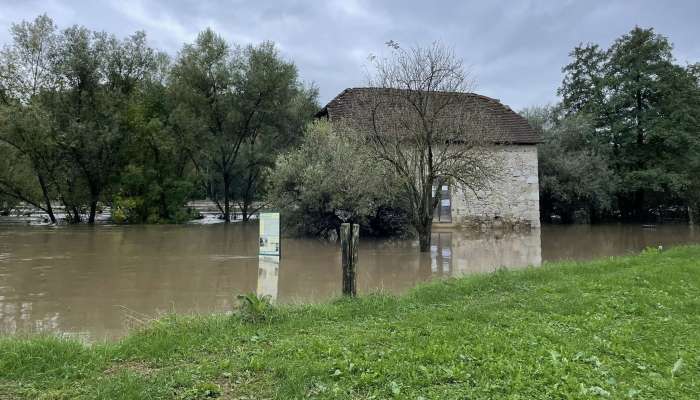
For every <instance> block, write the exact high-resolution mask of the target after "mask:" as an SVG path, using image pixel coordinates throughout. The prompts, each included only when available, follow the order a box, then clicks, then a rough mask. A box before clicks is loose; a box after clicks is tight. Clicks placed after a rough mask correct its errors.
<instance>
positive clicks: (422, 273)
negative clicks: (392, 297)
mask: <svg viewBox="0 0 700 400" xmlns="http://www.w3.org/2000/svg"><path fill="white" fill-rule="evenodd" d="M282 246H283V254H284V256H283V257H282V258H281V259H279V260H276V257H274V258H275V260H270V259H268V257H263V256H261V257H260V260H259V270H258V282H257V294H258V295H269V296H271V297H272V298H273V299H277V300H279V301H280V302H283V303H289V302H292V303H297V302H318V301H323V300H325V299H328V298H332V297H335V296H339V295H340V293H341V267H340V253H339V251H338V245H337V243H322V242H319V241H308V240H299V239H287V240H284V241H283V243H282ZM541 262H542V252H541V246H540V231H539V229H536V230H532V231H528V232H510V233H498V232H496V233H481V234H471V235H470V234H468V233H466V232H463V231H451V230H445V231H436V232H434V233H433V235H432V239H431V248H430V252H428V253H420V252H419V251H418V244H417V242H416V241H406V240H395V241H392V240H383V241H376V240H364V241H362V240H361V243H360V260H359V266H358V290H359V292H360V293H365V294H366V293H376V292H388V293H402V292H405V291H406V290H408V289H410V288H412V287H414V286H415V285H416V284H418V283H420V282H425V281H428V280H431V279H436V278H448V277H458V276H463V275H467V274H471V273H484V272H489V271H493V270H496V269H498V268H499V267H504V266H507V267H508V268H522V267H526V266H538V265H540V264H541ZM275 285H277V286H275Z"/></svg>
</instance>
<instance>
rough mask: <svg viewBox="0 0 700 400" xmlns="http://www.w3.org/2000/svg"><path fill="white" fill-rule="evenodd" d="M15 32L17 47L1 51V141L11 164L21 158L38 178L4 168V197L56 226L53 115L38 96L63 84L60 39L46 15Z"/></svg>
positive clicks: (14, 27)
mask: <svg viewBox="0 0 700 400" xmlns="http://www.w3.org/2000/svg"><path fill="white" fill-rule="evenodd" d="M10 33H11V35H12V44H11V45H7V46H5V47H4V48H3V49H2V51H0V107H2V109H0V142H2V143H4V144H5V146H2V147H0V149H2V150H3V151H2V153H1V154H3V156H4V158H5V159H6V160H9V159H16V158H17V157H19V158H20V159H21V160H22V163H21V164H22V165H23V164H24V163H28V165H29V166H30V167H31V170H32V171H33V174H34V178H30V176H28V175H27V174H19V175H15V174H16V173H17V171H15V169H14V168H4V169H2V170H0V181H1V182H2V184H0V192H2V193H4V195H5V196H9V197H12V198H14V199H17V200H21V201H24V202H26V203H28V204H31V205H34V206H35V207H37V208H39V209H41V210H43V211H45V212H46V213H47V214H48V216H49V218H50V220H51V222H53V223H56V217H55V216H54V212H53V207H52V204H51V200H52V199H53V196H54V194H55V192H54V190H52V185H51V182H53V181H55V178H56V177H55V173H56V171H57V163H58V160H57V159H56V157H55V155H56V153H57V151H56V146H55V143H53V142H52V140H51V138H50V134H49V132H50V121H49V118H48V114H47V113H46V112H44V111H43V110H42V109H41V107H40V105H38V104H36V103H37V97H40V96H41V95H42V94H43V93H45V92H49V91H53V90H56V88H57V86H58V84H59V80H58V77H57V75H56V74H55V71H54V69H53V63H54V60H55V58H56V56H57V52H58V47H59V37H58V34H57V32H56V27H55V25H54V23H53V21H52V20H51V19H50V18H49V17H47V16H46V15H41V16H39V17H37V18H36V19H35V20H34V21H32V22H26V21H25V22H22V23H20V24H13V25H12V27H11V29H10ZM15 152H17V153H18V154H14V153H15ZM19 177H22V178H23V179H18V178H19ZM36 185H38V186H39V188H40V190H39V191H37V190H35V186H36Z"/></svg>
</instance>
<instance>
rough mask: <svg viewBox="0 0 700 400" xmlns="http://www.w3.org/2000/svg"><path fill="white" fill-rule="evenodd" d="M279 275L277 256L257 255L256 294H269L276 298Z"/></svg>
mask: <svg viewBox="0 0 700 400" xmlns="http://www.w3.org/2000/svg"><path fill="white" fill-rule="evenodd" d="M279 277H280V257H279V256H258V286H257V290H256V293H257V295H258V296H269V297H270V299H271V300H277V292H278V288H279Z"/></svg>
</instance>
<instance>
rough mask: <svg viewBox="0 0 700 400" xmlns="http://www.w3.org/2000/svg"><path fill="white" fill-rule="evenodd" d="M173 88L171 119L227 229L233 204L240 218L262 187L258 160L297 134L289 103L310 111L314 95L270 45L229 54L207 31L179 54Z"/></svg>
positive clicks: (265, 163)
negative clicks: (237, 206) (301, 103)
mask: <svg viewBox="0 0 700 400" xmlns="http://www.w3.org/2000/svg"><path fill="white" fill-rule="evenodd" d="M172 86H173V93H174V96H175V98H176V102H177V107H176V109H175V111H174V113H173V117H172V120H173V121H174V124H175V125H176V129H177V132H179V134H180V135H181V136H182V138H183V139H182V140H183V141H185V142H187V143H189V144H190V145H191V147H190V148H191V158H192V160H193V162H194V165H195V166H196V168H197V171H198V173H199V174H200V177H201V179H202V184H203V187H204V188H205V191H206V193H207V195H208V197H209V198H211V199H212V200H214V201H215V202H216V204H217V206H218V207H219V209H220V211H221V212H222V213H223V215H224V220H225V221H226V222H229V221H230V217H231V202H232V200H234V199H236V198H237V199H238V200H239V202H240V204H241V206H242V208H243V210H244V219H247V218H248V216H249V214H250V213H251V212H252V211H255V210H254V209H251V206H252V205H253V202H254V201H255V200H258V199H259V198H260V196H259V193H260V192H261V191H262V190H263V189H264V188H265V183H264V180H265V177H266V176H267V172H266V171H267V169H268V168H269V165H270V164H271V158H270V157H269V156H267V155H265V154H264V153H266V152H268V153H270V152H272V154H274V151H276V149H279V148H284V146H285V145H286V144H288V143H290V141H293V138H294V135H298V133H296V132H300V131H301V129H299V127H300V123H299V115H298V114H295V113H296V112H299V111H300V110H303V109H304V107H301V109H300V108H299V107H295V105H296V102H298V101H299V99H300V96H301V97H302V98H304V97H305V100H303V101H306V102H308V104H315V97H314V96H315V93H314V92H305V91H304V90H303V89H302V87H301V85H300V83H299V82H298V80H297V70H296V67H295V66H294V64H292V63H290V62H287V61H284V60H283V59H282V58H281V57H280V55H279V53H278V52H277V50H276V49H275V47H274V45H273V44H272V43H270V42H265V43H263V44H261V45H259V46H248V47H246V48H244V49H240V48H231V46H230V45H229V44H228V43H227V42H226V41H225V40H224V39H223V38H221V37H220V36H218V35H217V34H215V33H214V32H213V31H211V30H210V29H208V30H205V31H203V32H201V33H200V34H199V36H198V37H197V40H196V41H195V43H194V44H190V45H186V46H185V47H184V49H183V50H182V51H181V53H180V55H179V57H178V59H177V61H176V63H175V66H174V68H173V73H172ZM311 115H312V113H309V114H308V116H307V117H306V118H310V117H311Z"/></svg>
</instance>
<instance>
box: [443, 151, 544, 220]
mask: <svg viewBox="0 0 700 400" xmlns="http://www.w3.org/2000/svg"><path fill="white" fill-rule="evenodd" d="M495 150H496V154H495V156H496V159H497V160H498V162H499V164H500V165H501V167H500V168H499V170H500V176H499V177H498V178H497V179H495V180H494V182H492V184H491V185H490V187H489V188H488V189H487V190H483V191H479V192H477V193H476V194H475V193H474V192H472V191H471V190H463V189H461V188H458V187H455V188H454V189H453V194H452V223H453V224H456V225H466V226H481V227H482V228H483V227H486V226H489V227H498V226H503V227H505V228H509V227H510V228H515V229H517V228H519V227H523V226H524V227H528V226H529V227H539V226H540V204H539V184H538V178H537V146H536V145H509V146H498V147H496V148H495Z"/></svg>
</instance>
